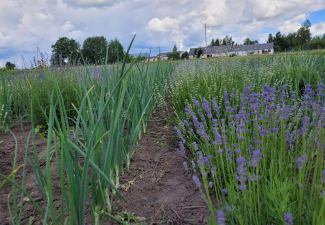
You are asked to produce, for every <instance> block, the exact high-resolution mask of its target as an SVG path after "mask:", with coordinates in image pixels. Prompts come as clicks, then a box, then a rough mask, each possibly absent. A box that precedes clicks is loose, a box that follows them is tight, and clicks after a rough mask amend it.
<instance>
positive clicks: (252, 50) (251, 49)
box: [189, 42, 274, 59]
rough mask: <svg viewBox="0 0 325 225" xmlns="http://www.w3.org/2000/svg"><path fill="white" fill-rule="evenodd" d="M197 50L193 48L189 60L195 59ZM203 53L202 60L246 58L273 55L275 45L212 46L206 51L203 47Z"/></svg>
mask: <svg viewBox="0 0 325 225" xmlns="http://www.w3.org/2000/svg"><path fill="white" fill-rule="evenodd" d="M196 49H197V48H191V49H190V52H189V59H194V58H195V51H196ZM202 49H203V52H202V55H201V58H210V57H220V56H229V55H230V54H233V53H234V54H236V55H238V56H246V55H251V54H273V53H274V43H273V42H271V43H265V44H253V45H239V46H231V45H219V46H210V47H208V48H207V49H206V47H203V48H202Z"/></svg>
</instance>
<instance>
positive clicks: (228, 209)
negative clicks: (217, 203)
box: [225, 206, 236, 212]
mask: <svg viewBox="0 0 325 225" xmlns="http://www.w3.org/2000/svg"><path fill="white" fill-rule="evenodd" d="M235 209H236V206H233V207H232V209H231V207H229V206H226V207H225V210H227V211H229V212H230V211H234V210H235Z"/></svg>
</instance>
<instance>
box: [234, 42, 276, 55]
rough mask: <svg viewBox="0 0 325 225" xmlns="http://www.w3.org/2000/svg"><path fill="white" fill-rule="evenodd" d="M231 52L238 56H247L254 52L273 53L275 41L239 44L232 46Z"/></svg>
mask: <svg viewBox="0 0 325 225" xmlns="http://www.w3.org/2000/svg"><path fill="white" fill-rule="evenodd" d="M231 52H232V53H235V54H236V55H238V56H246V55H252V54H273V53H274V43H273V42H271V43H264V44H253V45H238V46H233V47H232V48H231Z"/></svg>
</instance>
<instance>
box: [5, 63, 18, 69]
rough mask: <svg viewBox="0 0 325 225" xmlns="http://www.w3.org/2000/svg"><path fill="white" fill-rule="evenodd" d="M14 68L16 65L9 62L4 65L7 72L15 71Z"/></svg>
mask: <svg viewBox="0 0 325 225" xmlns="http://www.w3.org/2000/svg"><path fill="white" fill-rule="evenodd" d="M15 67H16V65H15V64H14V63H11V62H7V63H6V69H7V70H13V69H15Z"/></svg>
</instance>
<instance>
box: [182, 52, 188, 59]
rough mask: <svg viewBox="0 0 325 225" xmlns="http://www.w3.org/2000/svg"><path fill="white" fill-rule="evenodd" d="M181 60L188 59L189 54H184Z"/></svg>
mask: <svg viewBox="0 0 325 225" xmlns="http://www.w3.org/2000/svg"><path fill="white" fill-rule="evenodd" d="M181 58H182V59H187V58H188V52H187V51H185V52H183V54H182V57H181Z"/></svg>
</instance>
